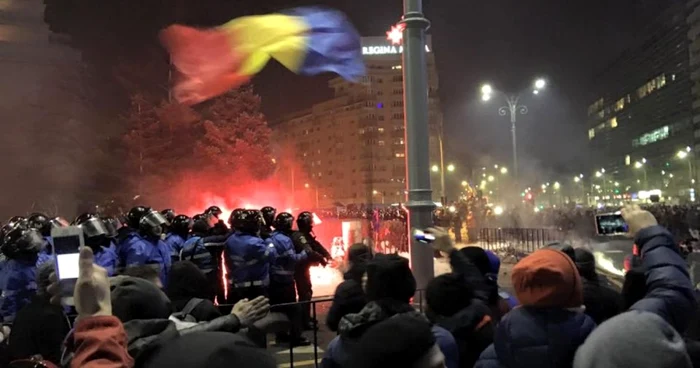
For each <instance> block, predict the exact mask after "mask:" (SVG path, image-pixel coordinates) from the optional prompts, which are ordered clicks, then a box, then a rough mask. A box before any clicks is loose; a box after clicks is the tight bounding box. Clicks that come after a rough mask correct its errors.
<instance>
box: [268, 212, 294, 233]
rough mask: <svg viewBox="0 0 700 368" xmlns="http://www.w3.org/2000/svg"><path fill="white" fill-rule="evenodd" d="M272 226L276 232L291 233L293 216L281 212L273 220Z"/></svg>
mask: <svg viewBox="0 0 700 368" xmlns="http://www.w3.org/2000/svg"><path fill="white" fill-rule="evenodd" d="M273 226H274V227H275V230H277V231H282V232H288V231H292V227H293V226H294V216H292V214H291V213H287V212H282V213H280V214H279V215H277V217H276V218H275V223H274V225H273Z"/></svg>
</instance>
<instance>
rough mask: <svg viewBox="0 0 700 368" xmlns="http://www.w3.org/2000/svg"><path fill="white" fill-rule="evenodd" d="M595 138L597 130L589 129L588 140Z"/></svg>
mask: <svg viewBox="0 0 700 368" xmlns="http://www.w3.org/2000/svg"><path fill="white" fill-rule="evenodd" d="M593 138H595V129H593V128H591V129H588V139H593Z"/></svg>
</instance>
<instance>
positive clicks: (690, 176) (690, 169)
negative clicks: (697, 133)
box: [676, 147, 695, 188]
mask: <svg viewBox="0 0 700 368" xmlns="http://www.w3.org/2000/svg"><path fill="white" fill-rule="evenodd" d="M688 156H690V147H686V148H685V150H684V151H678V153H677V154H676V157H678V158H679V159H681V160H684V159H686V158H687V159H688V181H689V182H690V187H691V188H693V187H695V178H693V160H691V159H690V157H688Z"/></svg>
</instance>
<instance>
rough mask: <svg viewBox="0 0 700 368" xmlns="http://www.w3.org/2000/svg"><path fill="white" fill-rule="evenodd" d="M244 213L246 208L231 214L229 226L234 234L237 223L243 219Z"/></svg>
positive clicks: (237, 209)
mask: <svg viewBox="0 0 700 368" xmlns="http://www.w3.org/2000/svg"><path fill="white" fill-rule="evenodd" d="M243 211H245V209H244V208H236V209H235V210H233V211H232V212H231V216H229V218H228V224H229V225H230V226H231V231H232V232H236V221H237V219H240V218H241V214H242V213H243Z"/></svg>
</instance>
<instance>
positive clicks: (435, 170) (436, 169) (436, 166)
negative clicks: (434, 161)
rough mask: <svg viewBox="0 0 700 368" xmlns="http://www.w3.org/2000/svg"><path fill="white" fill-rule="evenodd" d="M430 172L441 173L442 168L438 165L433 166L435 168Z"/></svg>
mask: <svg viewBox="0 0 700 368" xmlns="http://www.w3.org/2000/svg"><path fill="white" fill-rule="evenodd" d="M430 170H432V171H433V172H438V171H440V168H439V167H438V165H433V167H431V168H430Z"/></svg>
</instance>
